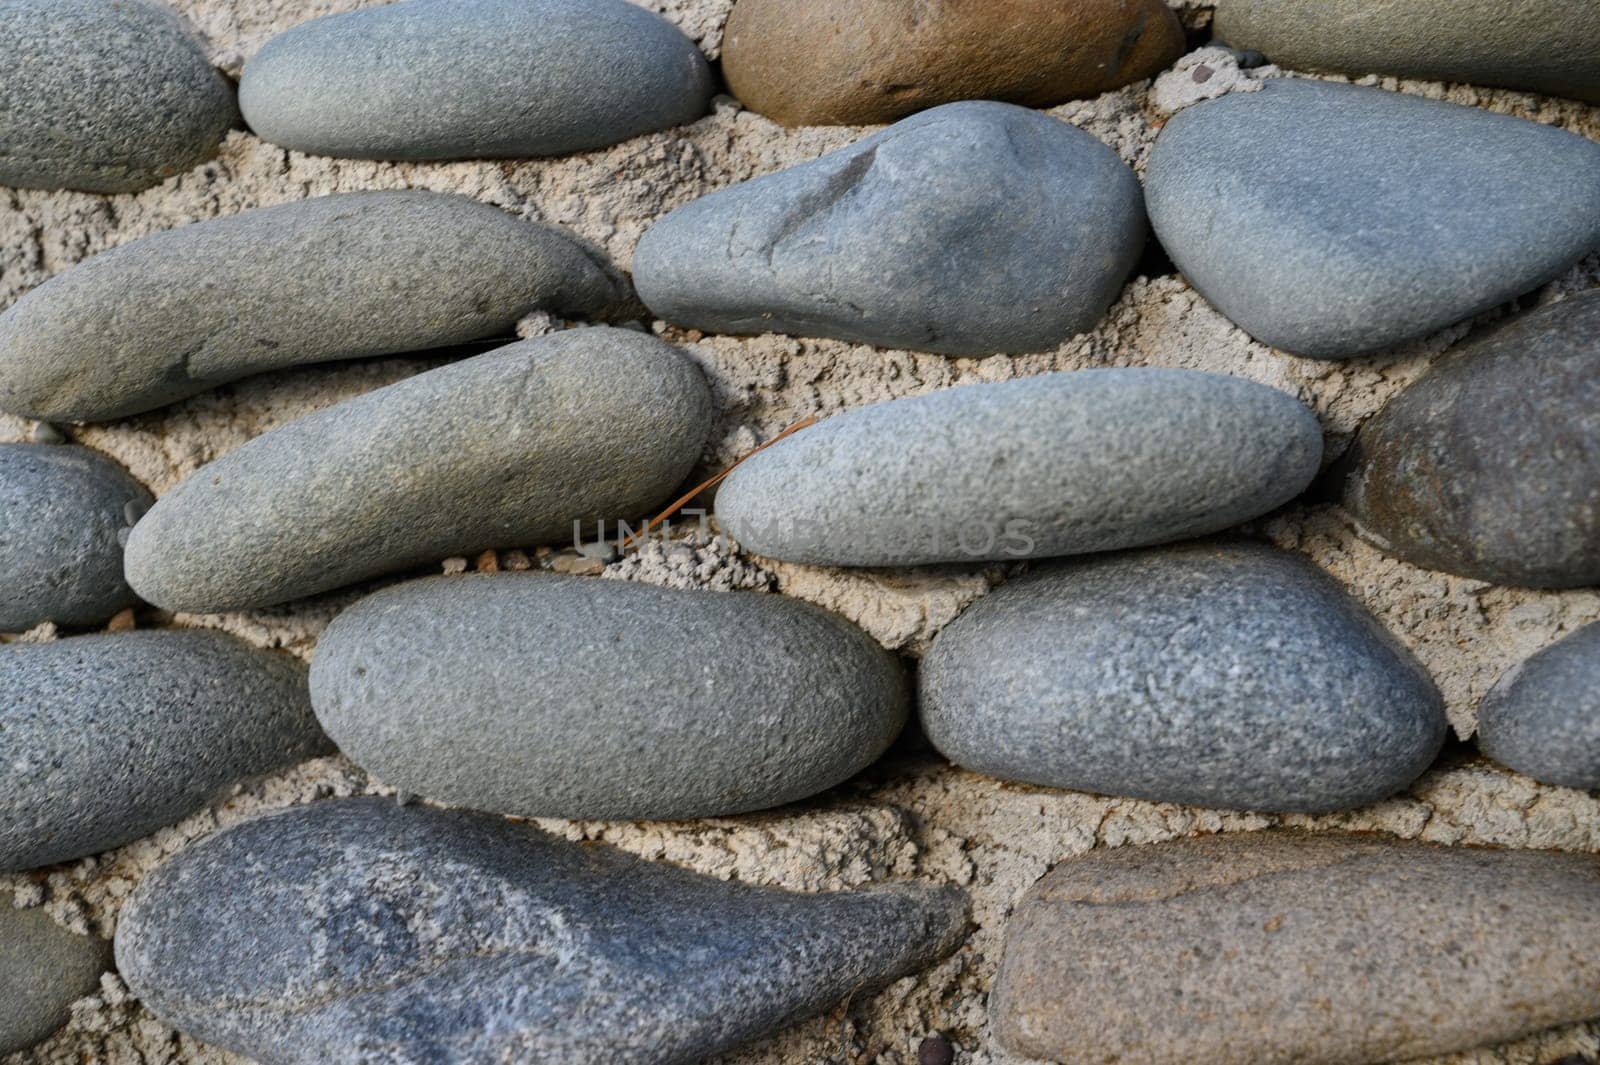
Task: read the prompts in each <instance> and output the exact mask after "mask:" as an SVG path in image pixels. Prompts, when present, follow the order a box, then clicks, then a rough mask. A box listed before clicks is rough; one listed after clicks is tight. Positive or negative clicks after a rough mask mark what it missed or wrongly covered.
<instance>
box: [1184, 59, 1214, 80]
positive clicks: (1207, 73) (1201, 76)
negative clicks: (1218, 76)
mask: <svg viewBox="0 0 1600 1065" xmlns="http://www.w3.org/2000/svg"><path fill="white" fill-rule="evenodd" d="M1215 73H1216V71H1214V70H1212V69H1211V68H1210V67H1208V66H1206V65H1205V64H1204V63H1201V64H1200V65H1199V66H1197V67H1195V68H1194V72H1193V74H1191V75H1190V76H1191V77H1193V78H1194V83H1195V84H1196V85H1204V84H1205V83H1206V82H1208V81H1210V80H1211V75H1212V74H1215Z"/></svg>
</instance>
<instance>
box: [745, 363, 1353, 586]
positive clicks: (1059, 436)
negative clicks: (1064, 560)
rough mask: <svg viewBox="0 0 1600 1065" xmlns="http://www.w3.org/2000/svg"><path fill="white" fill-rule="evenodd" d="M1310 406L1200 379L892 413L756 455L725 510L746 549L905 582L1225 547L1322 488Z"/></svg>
mask: <svg viewBox="0 0 1600 1065" xmlns="http://www.w3.org/2000/svg"><path fill="white" fill-rule="evenodd" d="M1321 458H1322V433H1321V430H1320V429H1319V428H1318V425H1317V420H1316V417H1315V416H1314V415H1312V413H1311V412H1310V411H1309V410H1307V409H1306V408H1305V407H1304V406H1302V405H1301V404H1300V403H1298V402H1297V401H1296V400H1295V399H1294V398H1293V397H1291V396H1289V395H1286V394H1284V393H1282V392H1279V391H1276V390H1275V389H1271V388H1267V387H1266V386H1264V385H1258V384H1256V383H1254V382H1252V381H1246V380H1243V379H1241V378H1236V377H1225V376H1222V375H1220V374H1207V373H1199V372H1196V371H1193V370H1169V369H1113V370H1084V371H1079V372H1077V373H1059V374H1046V375H1043V376H1040V377H1030V378H1025V379H1023V380H1018V381H1007V382H1003V383H1001V384H986V385H970V386H965V387H961V388H952V389H948V390H946V391H942V392H935V393H933V394H932V395H928V396H919V397H916V398H912V399H900V400H892V401H890V402H888V403H880V404H876V405H874V406H871V407H866V408H864V409H861V410H856V411H850V412H848V413H845V414H840V415H836V416H834V417H832V418H829V419H828V420H827V421H825V422H823V423H821V424H820V425H818V426H816V427H814V428H811V429H807V430H805V431H804V432H802V433H798V434H796V435H795V436H793V437H790V438H789V439H787V440H784V441H782V442H780V443H778V444H776V445H774V446H773V447H771V448H768V449H767V450H765V451H762V452H760V453H759V454H757V455H754V456H752V457H751V458H750V460H749V461H748V462H746V463H744V464H743V465H742V466H740V467H739V468H738V469H737V470H735V471H734V472H733V474H732V476H730V477H729V478H728V479H727V480H726V481H725V482H723V485H722V488H721V490H720V491H719V492H718V494H717V504H716V506H717V518H718V520H719V521H720V522H721V524H722V527H723V528H724V529H725V530H727V531H728V532H729V533H730V534H731V535H732V536H733V537H735V538H736V539H737V540H738V541H739V543H740V544H741V545H742V546H744V547H745V548H746V549H748V550H750V551H753V552H755V553H756V554H759V555H765V556H768V557H770V558H779V559H783V560H785V561H790V562H803V563H809V564H813V565H831V566H906V565H921V564H924V563H930V562H952V561H973V560H977V559H1010V558H1039V557H1046V556H1051V555H1069V554H1079V553H1084V552H1090V551H1106V550H1111V549H1115V548H1124V547H1135V546H1141V545H1145V544H1156V543H1164V542H1167V541H1171V540H1181V539H1186V538H1188V537H1193V536H1200V535H1204V534H1206V533H1212V532H1216V531H1218V530H1220V529H1225V528H1228V527H1229V526H1233V525H1237V524H1238V523H1240V522H1242V521H1245V520H1247V519H1249V518H1253V517H1256V516H1258V515H1261V514H1264V513H1266V512H1267V511H1269V510H1272V509H1274V508H1275V507H1278V506H1279V505H1281V504H1283V503H1286V502H1288V501H1289V500H1290V499H1292V498H1293V497H1294V496H1296V495H1299V494H1300V492H1301V491H1302V490H1303V489H1304V488H1305V487H1306V485H1307V484H1309V483H1310V481H1311V478H1312V477H1314V476H1315V475H1316V472H1317V468H1318V464H1319V462H1320V461H1321Z"/></svg>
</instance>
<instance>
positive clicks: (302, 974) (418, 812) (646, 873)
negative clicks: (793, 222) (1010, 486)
mask: <svg viewBox="0 0 1600 1065" xmlns="http://www.w3.org/2000/svg"><path fill="white" fill-rule="evenodd" d="M965 925H966V913H965V901H964V899H963V897H962V895H961V893H960V892H958V891H956V890H954V889H951V888H934V887H931V886H925V885H920V884H905V885H896V886H892V887H885V888H876V889H869V890H863V891H849V892H838V893H833V894H823V895H800V894H792V893H790V892H787V891H778V890H774V889H772V888H762V887H752V886H749V885H746V884H741V883H738V882H736V881H735V882H727V881H722V880H716V879H712V878H710V877H705V876H700V875H698V874H696V873H691V872H689V871H687V870H685V869H681V868H678V867H676V866H673V865H670V864H668V863H665V862H647V861H642V860H640V859H638V858H634V857H632V856H629V855H624V854H622V853H620V852H618V851H615V850H612V849H611V848H609V847H605V846H601V845H597V844H576V843H568V842H565V841H562V840H557V839H555V838H553V837H551V836H548V835H546V834H545V833H543V832H540V831H538V830H537V829H536V828H534V827H533V826H532V825H528V824H518V823H514V822H510V821H506V820H503V819H502V818H499V817H493V816H487V815H483V814H473V813H467V812H464V811H456V812H446V811H441V810H434V809H430V808H428V807H423V806H416V805H412V806H405V807H401V806H398V805H397V804H396V803H395V802H394V801H393V800H389V801H384V800H381V799H346V800H333V801H328V802H319V803H314V804H312V805H310V806H302V807H296V808H293V809H290V810H286V811H283V812H281V813H277V814H272V815H268V816H266V817H262V818H259V819H257V820H254V821H249V822H246V823H245V824H243V825H240V826H238V827H236V828H232V829H229V830H227V831H225V832H221V833H218V834H217V835H215V836H212V837H210V838H209V839H206V840H204V841H203V842H201V843H199V844H196V845H195V846H193V847H190V848H188V849H187V850H185V851H183V852H182V853H180V854H179V855H178V856H177V857H175V858H173V859H171V860H170V861H168V862H167V863H166V864H165V865H162V866H161V867H159V868H158V869H156V870H155V871H154V872H152V873H151V874H150V875H149V876H147V877H146V878H145V880H144V881H143V882H142V883H141V884H140V885H139V888H138V890H137V891H136V892H135V894H134V896H133V898H132V900H131V901H130V902H129V904H128V906H127V908H126V909H125V910H124V911H123V914H122V918H121V920H120V922H119V924H118V928H117V964H118V967H119V969H120V970H121V972H122V975H123V977H124V978H125V979H126V980H127V981H128V983H129V985H131V986H132V988H133V990H134V992H135V993H136V994H137V995H138V996H139V998H140V999H141V1000H142V1001H143V1002H144V1003H145V1005H147V1006H149V1007H150V1008H151V1009H152V1010H153V1011H155V1013H156V1014H157V1015H158V1016H160V1017H161V1018H162V1020H164V1021H167V1022H168V1023H170V1024H172V1025H175V1026H176V1027H178V1028H180V1029H182V1030H183V1031H185V1032H187V1033H189V1034H190V1035H192V1036H194V1037H195V1038H197V1039H202V1040H204V1041H205V1042H206V1043H209V1044H212V1045H214V1046H218V1047H222V1048H224V1049H227V1050H232V1051H235V1052H237V1053H241V1054H244V1055H247V1056H249V1057H250V1058H252V1059H259V1060H262V1061H297V1062H313V1061H316V1062H340V1063H341V1065H343V1063H349V1065H378V1063H380V1062H398V1061H406V1062H447V1061H448V1062H461V1063H467V1062H507V1061H529V1062H532V1061H548V1062H606V1063H608V1065H612V1063H614V1065H689V1063H691V1062H698V1061H700V1060H702V1059H704V1058H707V1057H710V1056H713V1055H715V1054H718V1053H720V1052H722V1051H724V1050H728V1049H730V1048H732V1047H734V1046H737V1045H738V1044H740V1043H744V1042H746V1041H748V1040H751V1039H754V1038H757V1037H759V1036H762V1035H765V1034H767V1033H768V1032H770V1031H772V1030H774V1029H777V1028H779V1027H782V1026H784V1025H787V1024H791V1023H793V1022H795V1021H797V1020H800V1019H803V1018H805V1017H808V1016H812V1015H814V1014H817V1013H820V1012H822V1010H824V1009H826V1008H827V1007H829V1006H831V1005H833V1004H834V1003H835V1002H837V1001H838V1000H840V999H842V998H845V997H847V996H855V995H859V994H862V993H864V992H870V991H871V990H872V989H874V988H876V987H880V986H882V985H884V984H887V983H889V982H890V981H892V980H895V979H898V978H900V977H902V976H906V975H909V974H911V973H913V972H916V971H917V970H919V969H921V968H923V967H924V966H926V965H929V964H931V963H932V962H933V961H935V960H936V959H937V958H939V957H941V956H942V955H944V954H946V953H948V952H949V951H950V950H952V949H954V947H955V946H956V945H957V944H958V943H959V942H960V941H961V939H962V938H963V936H964V935H965V931H966V929H965Z"/></svg>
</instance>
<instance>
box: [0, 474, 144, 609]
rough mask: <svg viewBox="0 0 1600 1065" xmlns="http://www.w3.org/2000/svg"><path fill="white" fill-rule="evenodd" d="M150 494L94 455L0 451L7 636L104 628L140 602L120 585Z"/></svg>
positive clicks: (0, 566)
mask: <svg viewBox="0 0 1600 1065" xmlns="http://www.w3.org/2000/svg"><path fill="white" fill-rule="evenodd" d="M150 503H151V495H150V493H149V491H148V490H146V489H145V487H144V485H142V484H140V483H139V482H138V481H136V480H134V479H133V478H132V477H130V476H129V475H128V473H127V471H126V470H124V469H123V468H122V467H121V466H118V465H117V464H116V463H115V462H112V461H111V460H110V459H108V458H106V457H105V456H104V455H102V454H100V453H99V452H96V451H90V450H89V449H88V448H86V447H62V446H52V445H44V444H0V632H22V631H23V630H25V629H31V628H33V626H35V625H38V624H39V623H41V622H45V621H54V622H55V623H57V624H58V625H98V624H100V623H101V622H102V621H105V620H106V619H107V618H109V617H111V615H113V614H115V613H116V612H117V611H119V610H121V609H122V608H123V607H127V606H132V605H133V603H134V601H135V598H134V594H133V590H132V589H131V588H129V587H128V582H127V581H125V580H123V578H122V545H121V544H120V543H118V541H117V537H118V536H119V534H120V533H121V532H122V530H123V529H124V528H125V527H126V526H127V525H128V524H129V523H128V522H126V521H125V520H124V519H125V518H126V517H127V512H128V511H129V510H130V509H132V510H133V511H134V512H135V516H136V517H137V515H138V514H142V513H143V512H144V511H145V509H146V508H148V507H149V506H150Z"/></svg>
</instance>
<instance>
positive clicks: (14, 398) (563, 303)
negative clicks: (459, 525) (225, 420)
mask: <svg viewBox="0 0 1600 1065" xmlns="http://www.w3.org/2000/svg"><path fill="white" fill-rule="evenodd" d="M617 299H618V294H617V291H616V286H615V284H614V282H613V281H612V280H611V279H610V278H609V277H608V275H607V273H606V271H605V269H604V267H603V266H602V265H601V264H600V263H598V262H596V261H595V259H594V258H592V257H591V256H590V255H589V253H588V252H586V251H585V250H584V249H583V248H582V247H581V246H579V245H578V244H577V242H576V241H574V240H573V239H572V238H571V237H569V236H567V234H565V233H564V232H562V231H561V230H559V229H556V228H554V227H552V226H538V225H530V224H528V223H526V222H523V221H520V220H519V219H517V218H514V217H512V216H511V215H509V214H506V213H505V212H504V211H501V210H499V209H498V208H495V207H490V206H489V205H487V204H482V203H478V202H477V201H475V200H470V199H467V198H466V197H464V196H449V195H444V194H440V193H434V192H356V193H348V194H345V195H338V196H323V197H319V198H316V199H311V200H303V201H301V202H299V203H290V204H284V205H282V206H279V207H267V208H263V209H260V210H255V211H245V212H243V213H241V214H237V215H233V216H230V217H227V218H217V219H213V220H211V221H207V222H198V223H195V224H194V225H188V226H182V227H180V228H178V229H173V230H169V231H167V232H165V233H157V234H155V235H154V236H150V237H145V238H144V239H142V240H136V241H133V242H131V243H128V244H124V245H122V246H121V247H118V248H115V249H113V250H111V251H109V252H106V253H104V254H102V255H97V256H95V257H94V258H92V259H89V260H87V261H86V262H84V263H81V264H80V265H78V266H76V267H73V268H72V269H70V270H68V271H66V272H65V273H62V274H60V275H59V276H57V277H54V278H52V279H50V280H49V281H47V282H45V283H44V284H43V285H40V286H39V287H38V288H37V289H35V290H33V291H32V292H30V293H28V295H26V296H24V297H23V298H22V299H21V300H19V301H18V302H17V303H16V304H15V305H14V306H13V307H11V309H10V310H8V311H6V313H5V314H3V315H0V409H4V410H8V411H10V412H12V413H13V414H21V415H25V416H27V417H32V418H53V419H56V420H59V421H104V420H107V419H111V418H121V417H126V416H127V415H130V414H137V413H139V412H141V411H146V410H151V409H153V408H155V407H160V406H162V405H164V404H167V403H172V402H175V401H177V400H180V399H183V398H185V397H187V396H192V395H195V394H196V393H198V392H204V391H206V390H207V389H210V388H215V387H216V386H217V385H220V384H224V383H226V382H228V381H233V380H237V379H238V378H241V377H246V376H248V375H251V374H258V373H263V372H265V371H267V370H276V369H281V368H284V367H288V366H299V365H304V364H306V363H315V362H327V361H329V360H334V359H352V358H358V357H361V356H366V355H388V354H394V353H396V352H403V351H417V350H420V349H423V348H433V347H443V346H446V345H450V344H458V343H462V342H464V341H468V340H474V339H477V338H480V337H486V336H505V335H509V334H510V333H511V332H512V331H513V327H514V326H515V324H516V321H517V319H518V318H520V317H522V316H523V315H525V314H527V313H528V312H529V311H532V310H534V309H536V308H545V309H549V310H552V311H556V312H558V313H562V314H568V315H578V316H587V317H601V316H604V315H606V314H607V312H608V311H609V310H610V309H611V307H612V306H613V304H614V303H616V301H617ZM86 336H92V337H94V338H95V343H94V344H92V345H86V344H85V343H84V337H86Z"/></svg>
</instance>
